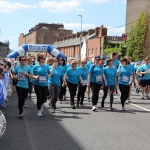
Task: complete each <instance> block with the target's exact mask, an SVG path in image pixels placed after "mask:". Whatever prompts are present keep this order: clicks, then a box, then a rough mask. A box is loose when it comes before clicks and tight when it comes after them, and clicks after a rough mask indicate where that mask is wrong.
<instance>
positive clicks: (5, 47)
mask: <svg viewBox="0 0 150 150" xmlns="http://www.w3.org/2000/svg"><path fill="white" fill-rule="evenodd" d="M9 53H10V49H9V42H8V43H2V42H0V57H1V58H2V57H4V58H6V56H7V55H8V54H9Z"/></svg>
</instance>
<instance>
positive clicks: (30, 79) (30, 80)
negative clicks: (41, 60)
mask: <svg viewBox="0 0 150 150" xmlns="http://www.w3.org/2000/svg"><path fill="white" fill-rule="evenodd" d="M30 67H31V69H32V70H33V65H30ZM29 82H33V79H32V78H29Z"/></svg>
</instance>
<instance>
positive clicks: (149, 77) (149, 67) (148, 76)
mask: <svg viewBox="0 0 150 150" xmlns="http://www.w3.org/2000/svg"><path fill="white" fill-rule="evenodd" d="M138 71H139V72H146V71H149V73H147V74H144V75H143V78H142V79H143V80H150V64H144V65H142V66H141V67H140V68H139V69H138Z"/></svg>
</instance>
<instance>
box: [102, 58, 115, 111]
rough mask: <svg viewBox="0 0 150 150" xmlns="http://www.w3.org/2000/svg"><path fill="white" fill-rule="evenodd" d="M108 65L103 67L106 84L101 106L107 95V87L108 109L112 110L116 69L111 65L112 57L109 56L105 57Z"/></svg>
mask: <svg viewBox="0 0 150 150" xmlns="http://www.w3.org/2000/svg"><path fill="white" fill-rule="evenodd" d="M106 62H107V64H108V66H107V67H105V68H104V75H105V77H106V81H107V85H105V84H104V87H103V91H104V95H103V98H102V103H101V106H102V107H104V102H105V99H106V97H107V93H108V89H109V93H110V107H109V109H108V110H110V111H112V110H113V107H112V104H113V98H114V97H113V92H114V90H115V87H116V86H117V70H116V69H115V68H114V67H113V59H111V58H109V59H107V61H106Z"/></svg>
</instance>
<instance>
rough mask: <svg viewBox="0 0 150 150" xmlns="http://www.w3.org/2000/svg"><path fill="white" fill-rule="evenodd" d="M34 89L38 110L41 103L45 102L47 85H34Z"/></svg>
mask: <svg viewBox="0 0 150 150" xmlns="http://www.w3.org/2000/svg"><path fill="white" fill-rule="evenodd" d="M34 90H35V93H36V97H37V109H38V110H40V109H41V105H43V104H44V103H45V102H46V96H47V91H48V86H39V85H34Z"/></svg>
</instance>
